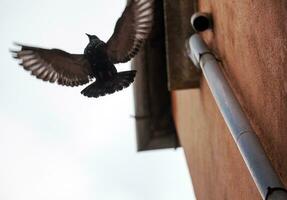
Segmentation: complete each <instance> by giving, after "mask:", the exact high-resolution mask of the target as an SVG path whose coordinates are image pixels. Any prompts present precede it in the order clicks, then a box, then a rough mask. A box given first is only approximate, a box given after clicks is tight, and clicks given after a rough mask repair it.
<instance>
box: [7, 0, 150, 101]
mask: <svg viewBox="0 0 287 200" xmlns="http://www.w3.org/2000/svg"><path fill="white" fill-rule="evenodd" d="M152 20H153V0H130V1H129V3H128V5H127V6H126V8H125V10H124V12H123V14H122V16H121V17H120V19H119V20H118V21H117V23H116V27H115V31H114V33H113V35H112V36H111V38H110V39H109V40H108V41H107V42H106V43H105V42H103V41H101V40H100V39H99V38H98V37H97V36H95V35H89V34H87V36H88V37H89V43H88V45H87V46H86V48H85V50H84V54H70V53H67V52H65V51H62V50H60V49H43V48H38V47H30V46H26V45H19V46H21V50H19V51H12V53H13V57H15V58H17V59H20V60H21V61H22V62H21V63H20V65H22V66H23V68H24V69H26V70H28V71H31V74H32V75H34V76H36V77H37V78H39V79H42V80H44V81H49V82H51V83H53V82H57V83H58V84H60V85H66V86H78V85H82V84H85V83H88V82H89V81H91V80H93V78H95V79H96V80H95V81H94V82H93V83H92V84H90V85H89V86H88V87H86V88H85V89H84V90H83V91H82V92H81V93H82V94H83V95H85V96H88V97H99V96H104V95H106V94H111V93H114V92H116V91H119V90H122V89H123V88H126V87H128V86H129V85H130V84H131V83H132V82H133V81H134V77H135V74H136V72H135V71H134V70H131V71H124V72H117V69H116V67H115V66H114V64H117V63H120V62H127V61H129V60H130V59H131V58H132V57H133V56H135V55H136V53H137V52H138V51H139V49H140V47H141V46H142V44H143V42H144V41H145V39H147V36H148V34H149V32H150V30H151V27H152Z"/></svg>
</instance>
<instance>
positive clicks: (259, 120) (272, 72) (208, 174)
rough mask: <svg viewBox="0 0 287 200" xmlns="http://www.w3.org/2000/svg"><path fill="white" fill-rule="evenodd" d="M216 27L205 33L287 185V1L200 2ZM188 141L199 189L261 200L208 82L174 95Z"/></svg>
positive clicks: (213, 195)
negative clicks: (198, 87)
mask: <svg viewBox="0 0 287 200" xmlns="http://www.w3.org/2000/svg"><path fill="white" fill-rule="evenodd" d="M199 7H200V11H204V12H210V13H212V15H213V18H214V29H213V30H212V31H207V32H206V33H203V34H202V35H203V37H204V39H205V41H206V42H207V43H208V44H209V46H210V48H211V49H213V50H214V51H215V53H216V54H217V55H218V56H219V57H220V58H221V60H222V62H223V65H222V71H223V72H224V74H225V76H226V77H227V79H228V81H229V82H230V85H231V87H232V88H233V91H234V92H235V94H236V96H237V98H238V99H239V101H240V103H241V105H242V107H243V109H244V111H245V113H246V114H247V116H248V118H249V119H250V121H251V123H252V126H253V128H254V129H255V131H256V134H257V135H258V136H259V138H260V141H261V142H262V144H263V146H264V149H265V151H266V152H267V155H268V157H269V158H270V160H271V161H272V163H273V166H274V168H275V170H276V171H277V173H278V174H279V176H280V177H281V179H282V181H283V182H284V184H285V186H286V185H287V2H286V1H284V0H278V1H269V0H262V1H259V0H257V1H254V0H240V1H230V0H210V1H207V0H200V1H199ZM172 99H173V111H174V118H175V122H176V127H177V130H178V134H179V139H180V142H181V144H182V146H183V148H184V150H185V153H186V157H187V161H188V165H189V169H190V173H191V176H192V181H193V184H194V187H195V193H196V196H197V198H198V199H199V200H201V199H206V200H212V199H220V200H221V199H227V200H229V199H233V200H235V199H238V200H242V199H252V200H253V199H255V200H256V199H261V197H260V195H259V192H258V191H257V188H256V186H255V184H254V182H253V180H252V178H251V176H250V174H249V172H248V170H247V168H246V166H245V164H244V161H243V159H242V158H241V155H240V153H239V151H238V149H237V147H236V145H235V143H234V141H233V139H232V137H231V135H230V133H229V131H228V129H227V127H226V125H225V123H224V121H223V118H222V117H221V114H220V113H219V110H218V108H217V106H216V104H215V101H214V99H213V97H212V95H211V93H210V91H209V88H208V86H207V83H206V81H205V80H204V78H203V77H202V78H201V86H200V89H191V90H182V91H180V90H178V91H174V92H173V93H172Z"/></svg>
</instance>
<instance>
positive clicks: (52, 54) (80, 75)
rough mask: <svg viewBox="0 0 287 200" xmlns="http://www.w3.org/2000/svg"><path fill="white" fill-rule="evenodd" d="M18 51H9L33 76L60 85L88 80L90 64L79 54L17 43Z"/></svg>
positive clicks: (78, 83)
mask: <svg viewBox="0 0 287 200" xmlns="http://www.w3.org/2000/svg"><path fill="white" fill-rule="evenodd" d="M17 45H19V46H20V47H21V49H20V50H19V51H11V52H12V54H13V57H14V58H17V59H20V60H21V63H20V65H21V66H23V68H24V69H26V70H28V71H31V74H32V75H33V76H36V77H37V78H39V79H42V80H44V81H49V82H51V83H54V82H56V81H57V83H58V84H60V85H66V86H78V85H82V84H85V83H88V82H89V81H90V77H91V76H90V75H91V74H92V70H91V66H90V64H89V62H88V60H87V59H86V58H84V56H83V55H81V54H69V53H67V52H65V51H62V50H60V49H42V48H37V47H30V46H24V45H20V44H17Z"/></svg>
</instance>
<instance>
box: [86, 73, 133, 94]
mask: <svg viewBox="0 0 287 200" xmlns="http://www.w3.org/2000/svg"><path fill="white" fill-rule="evenodd" d="M135 75H136V71H135V70H131V71H124V72H119V73H117V74H116V75H115V76H114V77H113V78H111V79H109V80H106V81H99V80H96V81H95V82H94V83H92V84H90V85H89V86H88V87H86V88H85V89H84V90H82V92H81V93H82V94H83V95H85V96H87V97H95V98H97V97H100V96H105V95H106V94H112V93H114V92H116V91H120V90H122V89H124V88H126V87H128V86H129V85H130V84H131V83H132V82H133V81H134V78H135Z"/></svg>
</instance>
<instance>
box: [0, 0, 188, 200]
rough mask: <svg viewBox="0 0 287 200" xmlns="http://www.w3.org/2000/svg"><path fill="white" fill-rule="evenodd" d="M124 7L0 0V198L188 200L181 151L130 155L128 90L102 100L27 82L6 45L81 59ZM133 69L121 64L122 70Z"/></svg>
mask: <svg viewBox="0 0 287 200" xmlns="http://www.w3.org/2000/svg"><path fill="white" fill-rule="evenodd" d="M125 2H126V1H125V0H121V1H115V0H81V1H79V0H78V1H71V0H23V1H19V0H1V1H0V25H1V26H0V27H1V30H0V44H1V45H0V92H1V95H0V123H1V128H0V199H1V200H80V199H81V200H115V199H117V200H179V199H180V200H192V199H193V198H194V197H193V193H192V185H191V180H190V176H189V173H188V170H187V167H186V161H185V158H184V154H183V151H182V149H177V150H174V149H169V150H158V151H149V152H142V153H137V152H136V142H135V141H136V140H135V124H134V119H133V118H131V117H130V116H131V115H133V112H134V103H133V96H132V87H129V88H128V89H125V90H123V91H121V92H118V93H116V94H113V95H110V96H106V97H103V98H99V99H89V98H86V97H84V96H82V95H81V94H80V91H81V90H82V89H83V87H79V88H68V87H61V86H58V85H56V84H55V85H53V84H49V83H46V82H43V81H40V80H37V79H36V78H35V77H32V76H30V75H29V73H27V72H26V71H24V70H23V69H21V67H19V66H18V65H17V61H16V60H13V59H12V58H11V55H10V53H9V51H8V49H9V48H10V49H11V48H13V45H12V43H13V42H15V41H16V42H21V43H24V44H29V45H36V46H41V47H46V48H53V47H54V48H60V49H63V50H66V51H69V52H72V53H82V52H83V49H84V47H85V46H86V44H87V42H88V38H87V37H86V35H85V34H84V33H90V34H96V35H97V36H98V37H100V38H101V39H102V40H104V41H106V40H107V39H108V38H109V37H110V36H111V34H112V31H113V27H114V24H115V22H116V19H117V18H118V17H119V16H120V14H121V12H122V10H123V8H124V6H125ZM129 65H130V63H128V64H125V65H118V66H117V67H118V69H119V70H120V71H121V70H127V69H128V68H129Z"/></svg>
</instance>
